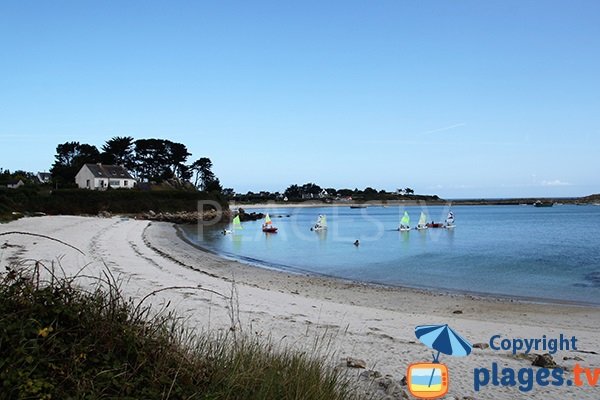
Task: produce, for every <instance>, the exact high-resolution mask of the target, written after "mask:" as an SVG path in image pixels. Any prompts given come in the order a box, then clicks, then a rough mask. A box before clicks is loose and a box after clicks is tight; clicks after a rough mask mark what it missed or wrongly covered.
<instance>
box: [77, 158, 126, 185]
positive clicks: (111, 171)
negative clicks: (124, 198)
mask: <svg viewBox="0 0 600 400" xmlns="http://www.w3.org/2000/svg"><path fill="white" fill-rule="evenodd" d="M75 182H76V183H77V186H79V188H81V189H91V190H106V189H108V188H112V189H132V188H134V187H135V185H136V184H137V181H136V180H135V179H134V178H133V177H132V176H131V175H130V174H129V172H127V170H126V169H125V168H124V167H122V166H120V165H103V164H85V165H84V166H83V167H81V169H80V170H79V172H78V173H77V175H76V176H75Z"/></svg>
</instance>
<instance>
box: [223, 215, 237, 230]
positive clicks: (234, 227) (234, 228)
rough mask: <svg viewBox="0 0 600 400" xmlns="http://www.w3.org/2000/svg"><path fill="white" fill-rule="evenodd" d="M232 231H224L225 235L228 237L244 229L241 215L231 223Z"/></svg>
mask: <svg viewBox="0 0 600 400" xmlns="http://www.w3.org/2000/svg"><path fill="white" fill-rule="evenodd" d="M231 225H232V229H223V235H228V234H231V233H233V231H234V230H236V229H242V221H241V220H240V216H239V214H238V215H236V216H235V217H234V218H233V221H231Z"/></svg>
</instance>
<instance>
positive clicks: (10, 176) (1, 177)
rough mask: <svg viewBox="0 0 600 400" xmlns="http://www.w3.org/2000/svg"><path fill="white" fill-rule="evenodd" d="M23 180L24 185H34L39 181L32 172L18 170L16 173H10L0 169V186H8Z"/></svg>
mask: <svg viewBox="0 0 600 400" xmlns="http://www.w3.org/2000/svg"><path fill="white" fill-rule="evenodd" d="M19 180H22V181H23V183H25V184H29V183H34V182H35V181H36V180H37V179H36V177H35V175H34V174H33V173H31V172H27V171H22V170H16V171H14V172H10V170H8V169H2V168H0V185H6V184H7V183H9V182H12V181H19Z"/></svg>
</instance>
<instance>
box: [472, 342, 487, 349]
mask: <svg viewBox="0 0 600 400" xmlns="http://www.w3.org/2000/svg"><path fill="white" fill-rule="evenodd" d="M488 347H490V345H489V344H487V343H475V344H474V345H473V348H474V349H487V348H488Z"/></svg>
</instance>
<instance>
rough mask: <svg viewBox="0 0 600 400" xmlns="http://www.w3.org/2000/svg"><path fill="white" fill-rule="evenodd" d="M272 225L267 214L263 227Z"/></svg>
mask: <svg viewBox="0 0 600 400" xmlns="http://www.w3.org/2000/svg"><path fill="white" fill-rule="evenodd" d="M272 223H273V222H272V221H271V217H270V216H269V214H268V213H267V216H266V217H265V225H271V224H272Z"/></svg>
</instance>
